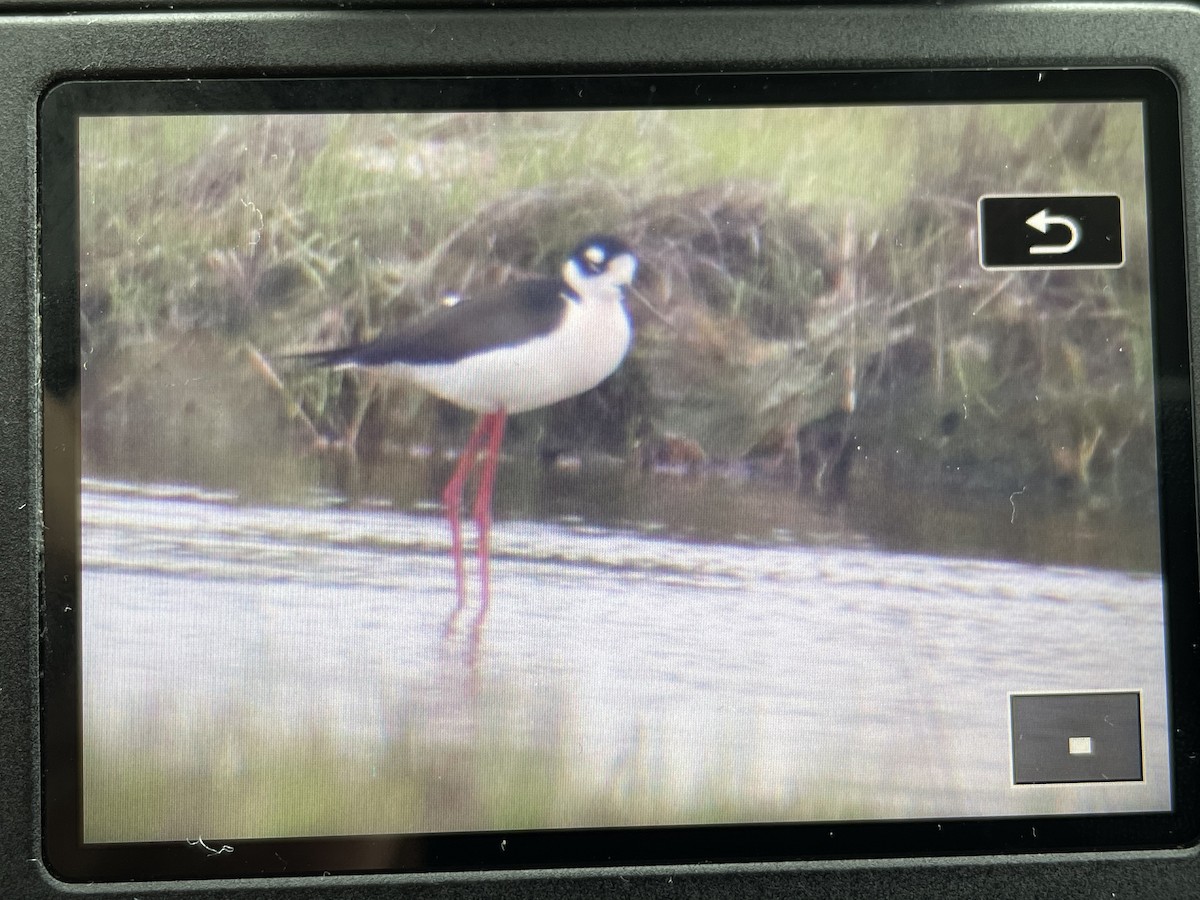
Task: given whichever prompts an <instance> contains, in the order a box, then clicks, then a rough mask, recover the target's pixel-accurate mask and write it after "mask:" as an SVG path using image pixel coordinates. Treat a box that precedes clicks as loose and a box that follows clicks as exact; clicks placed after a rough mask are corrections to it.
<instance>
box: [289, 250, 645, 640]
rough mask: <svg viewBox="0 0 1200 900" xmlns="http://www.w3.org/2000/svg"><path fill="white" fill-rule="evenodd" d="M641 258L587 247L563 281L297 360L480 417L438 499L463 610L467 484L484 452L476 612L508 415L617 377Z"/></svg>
mask: <svg viewBox="0 0 1200 900" xmlns="http://www.w3.org/2000/svg"><path fill="white" fill-rule="evenodd" d="M636 270H637V258H636V257H635V256H634V253H633V251H632V250H631V249H630V248H629V246H628V245H627V244H626V243H625V242H624V241H621V240H620V239H618V238H614V237H592V238H589V239H588V240H585V241H583V242H582V243H581V244H579V246H578V247H576V248H575V250H574V251H572V253H571V255H570V256H568V257H567V259H566V261H565V262H564V263H563V265H562V270H561V272H560V274H559V276H558V277H557V278H552V277H548V278H533V279H527V280H523V281H518V282H514V283H511V284H506V285H503V286H502V287H500V288H498V289H495V290H493V291H491V292H487V293H481V294H480V295H478V296H476V297H470V298H468V297H453V298H448V299H449V301H450V302H448V303H444V304H443V305H442V306H441V307H440V308H438V309H437V310H435V311H434V312H432V313H431V314H429V315H428V316H425V317H423V318H421V319H419V320H418V321H416V322H414V323H412V324H411V325H409V326H408V327H406V328H404V329H402V330H401V331H399V332H397V333H394V334H387V335H383V336H381V337H379V338H376V339H375V340H373V341H369V342H367V343H363V344H358V345H354V346H348V347H338V348H336V349H333V350H320V351H317V352H314V353H306V354H301V355H300V358H301V359H304V360H307V361H308V362H311V363H315V364H317V365H323V366H335V367H360V368H366V369H374V370H378V371H382V372H385V373H388V374H393V375H399V376H402V377H404V378H406V379H408V380H410V381H413V382H415V383H416V384H419V385H420V386H421V387H423V388H425V389H426V390H428V391H430V392H431V393H433V394H435V395H437V396H438V397H441V398H443V399H445V400H449V401H450V402H451V403H454V404H456V405H458V406H461V407H464V408H466V409H469V410H473V411H474V412H477V413H479V414H480V418H479V422H478V424H477V425H476V426H475V429H474V430H473V431H472V432H471V436H470V438H469V439H468V440H467V444H466V447H465V448H464V449H463V452H462V455H461V456H460V457H459V460H458V464H457V465H456V466H455V468H454V473H453V474H452V475H451V477H450V480H449V481H448V482H447V484H446V487H445V490H444V491H443V492H442V500H443V502H444V504H445V509H446V516H447V518H448V519H449V520H450V529H451V540H452V548H453V552H454V574H455V583H456V586H457V593H458V604H457V606H456V607H455V610H454V613H453V614H452V616H451V618H450V620H449V622H448V628H449V627H452V626H453V623H454V621H455V620H456V618H457V616H458V615H459V613H460V612H461V611H462V610H463V608H464V607H465V605H466V579H465V575H464V570H463V558H462V531H461V526H460V524H459V512H460V509H461V506H462V493H463V485H464V483H465V482H466V480H467V476H468V475H469V474H470V472H471V469H472V468H473V467H474V465H475V461H476V458H477V457H478V455H479V452H480V449H481V448H485V449H484V457H483V469H482V472H481V474H480V477H479V487H478V490H477V492H476V495H475V505H474V508H473V511H472V512H473V516H474V519H475V523H476V525H477V527H478V529H479V543H478V555H479V567H480V612H479V621H480V622H482V619H483V616H484V615H485V614H486V612H487V606H488V600H489V581H488V532H489V530H490V527H491V521H492V512H491V506H492V486H493V484H494V481H495V477H496V464H497V461H498V453H499V449H500V443H501V440H502V439H503V437H504V424H505V421H506V419H507V417H508V415H509V414H510V413H520V412H525V411H527V410H531V409H537V408H538V407H542V406H548V405H550V404H551V403H557V402H558V401H560V400H566V399H567V398H569V397H574V396H576V395H577V394H582V393H583V392H584V391H586V390H589V389H591V388H593V387H595V386H596V385H598V384H599V383H600V382H601V381H603V380H604V379H605V378H607V377H608V376H609V375H611V374H612V373H613V372H615V371H616V370H617V367H618V366H620V364H621V361H622V360H623V359H624V358H625V355H626V354H627V353H628V352H629V346H630V344H631V343H632V340H633V326H632V324H631V322H630V318H629V314H628V312H627V310H626V309H625V305H624V299H625V290H626V288H628V287H629V286H630V285H631V283H632V282H633V277H634V274H635V272H636Z"/></svg>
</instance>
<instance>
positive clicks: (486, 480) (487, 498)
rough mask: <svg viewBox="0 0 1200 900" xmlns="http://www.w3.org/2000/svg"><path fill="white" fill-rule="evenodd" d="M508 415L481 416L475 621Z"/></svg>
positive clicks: (484, 594)
mask: <svg viewBox="0 0 1200 900" xmlns="http://www.w3.org/2000/svg"><path fill="white" fill-rule="evenodd" d="M507 418H508V413H507V412H505V411H504V410H503V409H501V410H500V411H499V412H494V413H491V414H489V415H488V416H486V417H485V419H487V420H490V422H491V425H490V432H489V434H488V445H487V450H486V451H485V456H484V458H483V471H482V472H481V473H480V475H479V490H478V491H477V492H476V494H475V509H474V516H475V525H476V527H477V528H478V529H479V587H480V600H479V619H478V621H479V622H480V623H481V624H482V622H483V617H484V616H486V615H487V608H488V600H489V599H490V582H489V578H488V532H489V531H490V530H491V527H492V486H493V485H494V484H495V482H496V465H497V464H498V463H499V462H500V442H501V441H503V440H504V423H505V420H506V419H507Z"/></svg>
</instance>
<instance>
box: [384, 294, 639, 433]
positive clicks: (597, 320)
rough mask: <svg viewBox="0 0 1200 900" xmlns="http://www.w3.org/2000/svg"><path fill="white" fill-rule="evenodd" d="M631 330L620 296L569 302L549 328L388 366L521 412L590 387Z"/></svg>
mask: <svg viewBox="0 0 1200 900" xmlns="http://www.w3.org/2000/svg"><path fill="white" fill-rule="evenodd" d="M632 338H633V330H632V328H631V327H630V324H629V318H628V316H627V314H626V312H625V309H624V307H623V306H622V304H621V301H620V299H619V297H616V298H612V299H607V298H606V299H605V300H604V301H603V302H592V303H590V304H586V305H585V304H572V305H571V307H570V308H569V310H568V312H567V315H566V316H565V317H564V319H563V321H562V323H561V324H560V326H559V327H558V328H557V329H556V330H554V331H552V332H551V333H550V334H547V335H543V336H541V337H537V338H534V339H533V340H531V341H527V342H526V343H523V344H518V345H516V346H513V347H499V348H497V349H495V350H489V351H487V352H485V353H477V354H475V355H473V356H468V357H466V358H465V359H461V360H459V361H457V362H453V363H440V364H435V365H420V366H412V365H398V366H389V367H387V371H389V372H392V373H394V374H397V375H403V376H405V377H406V378H408V379H410V380H412V381H414V382H416V383H417V384H419V385H421V386H422V387H424V388H425V389H426V390H428V391H429V392H430V393H433V394H436V395H437V396H439V397H441V398H443V399H445V400H449V401H450V402H451V403H455V404H457V405H459V406H462V407H465V408H467V409H471V410H475V411H476V412H481V413H483V412H493V411H496V410H499V409H505V410H507V411H508V412H510V413H519V412H525V411H526V410H530V409H537V408H538V407H541V406H549V405H550V404H551V403H557V402H559V401H560V400H566V399H567V398H568V397H574V396H576V395H577V394H582V393H583V392H584V391H587V390H590V389H591V388H594V387H595V386H596V385H598V384H599V383H600V382H601V381H603V380H604V379H605V378H607V377H608V376H609V375H611V374H612V373H613V372H615V371H616V370H617V367H618V366H620V364H621V361H622V360H623V359H624V358H625V355H626V353H628V352H629V345H630V343H631V342H632Z"/></svg>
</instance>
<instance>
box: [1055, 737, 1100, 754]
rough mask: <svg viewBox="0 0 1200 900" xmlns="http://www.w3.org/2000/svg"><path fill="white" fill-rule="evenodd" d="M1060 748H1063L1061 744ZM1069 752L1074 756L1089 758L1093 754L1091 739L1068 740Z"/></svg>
mask: <svg viewBox="0 0 1200 900" xmlns="http://www.w3.org/2000/svg"><path fill="white" fill-rule="evenodd" d="M1059 746H1062V745H1061V744H1060V745H1059ZM1067 752H1068V753H1070V754H1071V755H1072V756H1087V755H1089V754H1091V752H1092V739H1091V738H1090V737H1073V738H1067Z"/></svg>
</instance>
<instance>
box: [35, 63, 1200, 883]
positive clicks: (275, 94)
mask: <svg viewBox="0 0 1200 900" xmlns="http://www.w3.org/2000/svg"><path fill="white" fill-rule="evenodd" d="M651 86H653V87H654V90H653V91H651V90H650V88H651ZM1058 100H1109V101H1113V100H1117V101H1138V102H1141V103H1143V104H1144V107H1143V108H1144V110H1145V116H1144V122H1145V126H1146V149H1147V161H1148V166H1147V169H1148V202H1149V206H1150V215H1149V222H1150V229H1151V240H1150V247H1151V254H1152V258H1151V279H1152V285H1153V291H1152V294H1153V298H1154V303H1153V311H1152V315H1153V319H1154V334H1155V374H1156V402H1157V425H1158V429H1159V437H1160V451H1159V467H1160V469H1159V473H1160V483H1161V489H1160V495H1161V508H1162V535H1163V545H1162V547H1163V568H1164V580H1165V584H1166V593H1167V598H1168V626H1169V633H1168V644H1169V646H1168V656H1169V659H1171V660H1179V659H1184V658H1187V656H1188V649H1189V648H1190V646H1191V645H1192V644H1193V642H1195V641H1196V640H1197V639H1200V617H1198V616H1197V612H1196V609H1195V606H1196V604H1195V598H1196V597H1197V594H1198V591H1200V586H1198V583H1197V553H1196V524H1195V522H1196V515H1195V475H1194V460H1193V429H1192V408H1193V407H1192V390H1191V374H1190V362H1189V344H1188V328H1187V322H1188V305H1187V280H1186V272H1185V268H1184V263H1185V257H1184V243H1183V234H1184V219H1183V206H1182V202H1181V197H1182V182H1181V168H1180V166H1181V161H1180V155H1179V147H1180V141H1179V121H1178V94H1177V91H1176V88H1175V85H1174V83H1173V82H1172V81H1171V79H1170V78H1168V77H1167V76H1166V75H1164V74H1163V73H1162V72H1159V71H1156V70H1153V69H1126V70H1115V69H1109V70H1103V69H1099V70H1096V69H1093V70H1084V69H1079V70H1066V71H1063V70H1058V71H1049V72H1047V71H1032V70H1010V71H988V72H985V71H967V70H964V71H954V72H948V71H937V72H933V71H923V72H919V71H908V72H870V73H853V72H847V73H822V74H780V73H746V74H732V75H731V74H702V75H638V76H634V75H589V76H490V77H472V78H380V79H336V78H329V79H326V78H309V79H261V80H215V79H214V80H189V81H153V82H150V81H108V82H68V83H63V84H60V85H57V86H55V87H53V88H52V89H50V90H49V91H48V92H47V93H46V94H45V96H44V98H43V103H42V105H41V110H40V130H39V159H40V171H41V178H40V184H39V187H40V208H41V221H42V240H41V248H40V253H41V278H42V349H43V354H42V359H43V369H42V374H43V390H44V398H45V402H46V403H47V404H50V403H55V402H56V403H60V404H66V405H67V408H72V406H71V404H72V398H74V400H75V402H76V403H77V399H78V388H79V350H78V347H79V299H78V288H77V285H78V258H79V257H78V234H77V222H78V209H77V205H78V184H77V182H78V171H77V146H76V144H77V141H76V135H77V123H78V119H79V117H80V116H81V115H129V114H174V113H189V114H194V113H237V112H317V111H382V110H405V109H406V110H420V109H516V108H525V109H529V108H534V109H586V108H632V107H662V106H705V105H709V106H730V105H741V104H746V105H815V104H829V105H840V104H888V103H951V102H956V103H963V102H1014V101H1016V102H1019V101H1039V102H1047V101H1058ZM73 408H74V409H75V410H76V413H77V409H78V407H77V405H76V406H74V407H73ZM43 463H44V473H45V475H44V477H45V483H46V494H45V508H44V509H45V511H44V517H45V522H46V527H47V529H48V530H51V531H53V532H54V533H55V534H57V535H59V540H57V541H55V542H53V543H48V545H47V547H46V555H45V568H44V584H45V597H44V605H43V620H42V626H43V627H42V635H43V638H42V672H43V680H42V729H43V730H42V734H43V776H44V786H45V787H44V794H43V799H44V825H45V832H44V834H45V852H46V862H47V865H48V866H49V868H50V870H51V871H52V872H54V874H55V875H56V876H58V877H60V878H63V879H65V880H87V881H91V880H100V881H114V880H139V881H143V880H154V879H168V878H169V879H181V878H188V879H191V878H213V877H237V876H267V875H281V874H287V875H296V874H319V873H329V872H333V873H349V872H388V871H392V872H394V871H412V872H420V871H443V872H445V871H472V870H507V869H523V868H553V867H563V866H623V865H644V864H694V863H701V862H735V861H736V862H746V861H757V862H763V861H775V860H797V859H839V858H841V859H854V858H868V857H915V856H929V855H934V856H936V855H950V854H954V855H968V854H984V853H987V854H1008V853H1022V852H1029V851H1034V850H1036V851H1038V852H1044V851H1047V850H1061V851H1076V850H1098V849H1125V850H1129V849H1141V848H1166V847H1182V846H1186V845H1188V844H1191V843H1193V842H1194V841H1195V840H1196V839H1197V838H1198V837H1200V820H1198V817H1197V812H1198V810H1197V806H1198V802H1197V801H1198V796H1197V795H1198V791H1197V788H1198V786H1200V785H1198V782H1197V777H1196V776H1197V772H1196V767H1195V766H1194V765H1192V764H1190V762H1188V761H1189V760H1191V759H1192V756H1193V755H1194V752H1195V742H1194V740H1193V739H1192V738H1191V736H1192V735H1194V734H1195V733H1196V727H1197V725H1198V724H1200V716H1198V715H1197V704H1196V701H1195V700H1194V695H1195V674H1194V673H1193V672H1192V671H1190V669H1189V668H1187V667H1185V666H1179V665H1175V666H1172V667H1171V671H1170V692H1169V696H1170V702H1171V711H1170V714H1171V723H1172V727H1173V728H1174V729H1175V733H1176V740H1175V741H1174V743H1173V746H1172V756H1173V798H1174V807H1175V808H1174V811H1173V812H1172V813H1164V814H1137V815H1109V816H1061V817H1048V818H1038V819H1029V818H1022V819H1015V818H1001V819H989V820H957V821H946V820H938V821H910V822H870V823H853V822H834V823H816V824H802V825H798V824H788V825H731V826H704V827H691V828H675V827H672V828H629V829H586V830H577V831H516V832H487V833H470V834H446V835H402V836H357V837H354V836H349V837H330V838H304V839H289V840H255V841H246V840H241V841H236V842H235V843H236V845H237V852H236V853H232V854H222V855H220V856H217V857H213V856H208V855H205V854H198V853H197V852H196V851H195V848H193V847H189V846H188V845H186V844H184V843H181V842H167V843H138V844H124V845H84V844H82V843H81V842H80V839H79V833H80V832H79V828H80V822H81V816H80V785H79V751H78V747H79V737H80V735H79V730H80V722H79V677H80V673H79V660H80V653H79V641H80V635H79V628H78V624H79V612H78V611H79V608H80V603H81V602H86V598H82V600H81V598H80V597H79V596H78V575H79V508H78V498H79V428H78V416H77V414H76V416H75V419H74V420H73V421H72V420H70V419H69V418H68V421H67V426H66V428H65V429H64V430H62V431H61V432H58V431H55V432H54V433H51V431H50V426H49V424H48V426H47V433H46V434H45V440H44V459H43ZM72 498H73V500H72ZM64 536H66V539H64ZM1031 835H1033V836H1035V837H1036V840H1031ZM210 839H211V840H220V836H219V835H214V836H210Z"/></svg>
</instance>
